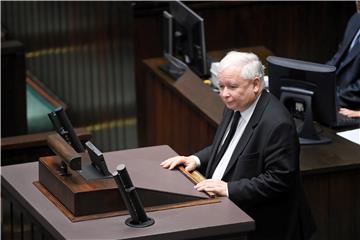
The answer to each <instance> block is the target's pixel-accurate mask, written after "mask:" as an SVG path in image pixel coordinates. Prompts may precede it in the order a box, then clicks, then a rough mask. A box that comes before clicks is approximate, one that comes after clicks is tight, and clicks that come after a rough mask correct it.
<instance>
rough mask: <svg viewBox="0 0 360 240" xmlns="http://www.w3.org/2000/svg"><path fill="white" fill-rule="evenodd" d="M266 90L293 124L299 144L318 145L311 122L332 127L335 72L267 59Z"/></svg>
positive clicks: (320, 139) (313, 65)
mask: <svg viewBox="0 0 360 240" xmlns="http://www.w3.org/2000/svg"><path fill="white" fill-rule="evenodd" d="M267 61H268V63H269V69H268V73H269V90H270V92H271V93H272V94H273V95H275V96H276V97H278V98H279V99H280V100H281V102H282V103H283V104H284V105H285V106H286V107H287V109H288V110H289V112H290V113H291V114H292V115H293V117H294V119H295V122H296V123H297V127H299V128H298V133H299V137H300V143H301V144H322V143H329V142H330V141H331V140H330V139H328V138H325V137H322V136H321V135H320V134H319V133H318V132H317V130H316V129H315V127H314V124H313V121H317V122H319V123H321V124H324V125H327V126H333V125H334V124H335V123H336V113H337V109H336V108H337V104H336V74H335V71H336V68H335V67H333V66H330V65H324V64H318V63H312V62H305V61H299V60H295V59H288V58H281V57H275V56H269V57H268V58H267Z"/></svg>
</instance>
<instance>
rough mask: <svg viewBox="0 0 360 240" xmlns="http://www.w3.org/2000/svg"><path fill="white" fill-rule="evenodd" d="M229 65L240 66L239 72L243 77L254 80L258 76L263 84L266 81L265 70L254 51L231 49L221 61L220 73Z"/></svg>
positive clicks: (263, 84)
mask: <svg viewBox="0 0 360 240" xmlns="http://www.w3.org/2000/svg"><path fill="white" fill-rule="evenodd" d="M229 67H238V69H239V74H240V76H241V77H242V78H243V79H246V80H252V79H254V78H256V77H258V78H259V79H260V82H261V84H262V86H263V87H264V86H265V82H264V70H265V67H264V66H263V65H262V63H261V61H260V60H259V58H258V56H256V55H255V54H254V53H245V52H236V51H231V52H229V53H227V54H226V56H225V57H224V58H223V59H222V60H221V61H220V63H219V67H218V71H219V73H220V72H222V71H224V70H225V69H227V68H229Z"/></svg>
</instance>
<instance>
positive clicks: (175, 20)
mask: <svg viewBox="0 0 360 240" xmlns="http://www.w3.org/2000/svg"><path fill="white" fill-rule="evenodd" d="M163 17H164V29H163V33H164V57H165V58H166V59H167V60H168V63H167V64H166V65H163V66H161V67H160V68H161V69H162V70H163V71H165V72H166V73H168V74H169V75H170V76H171V77H172V78H174V79H178V78H179V77H180V76H181V75H182V74H183V73H184V71H185V70H186V68H187V67H189V68H191V70H193V71H194V72H195V73H196V74H197V75H198V76H200V77H201V78H207V77H209V75H210V72H209V64H208V61H207V57H206V46H205V30H204V20H203V19H202V18H201V17H200V16H199V15H197V14H196V13H195V12H194V11H192V10H191V9H190V8H189V7H187V6H186V5H185V4H183V3H182V2H180V1H174V2H170V13H169V12H167V11H164V13H163Z"/></svg>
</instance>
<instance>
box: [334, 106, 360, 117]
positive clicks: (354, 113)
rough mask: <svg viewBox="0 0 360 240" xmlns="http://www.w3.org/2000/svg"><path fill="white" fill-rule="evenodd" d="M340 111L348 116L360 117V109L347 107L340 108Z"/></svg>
mask: <svg viewBox="0 0 360 240" xmlns="http://www.w3.org/2000/svg"><path fill="white" fill-rule="evenodd" d="M339 113H340V114H342V115H345V116H347V117H352V118H360V111H356V110H350V109H347V108H340V110H339Z"/></svg>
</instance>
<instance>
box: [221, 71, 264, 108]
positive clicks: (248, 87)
mask: <svg viewBox="0 0 360 240" xmlns="http://www.w3.org/2000/svg"><path fill="white" fill-rule="evenodd" d="M218 79H219V88H220V97H221V100H222V101H223V102H224V103H225V105H226V107H228V108H230V109H232V110H238V111H244V110H246V109H247V108H248V107H249V106H250V105H251V104H252V103H253V102H254V101H255V100H256V97H257V95H258V93H259V91H260V80H259V79H258V78H255V79H253V80H247V79H243V78H242V77H241V76H240V74H239V70H238V69H237V68H236V67H229V68H226V69H224V70H223V71H222V72H220V73H219V74H218Z"/></svg>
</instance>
